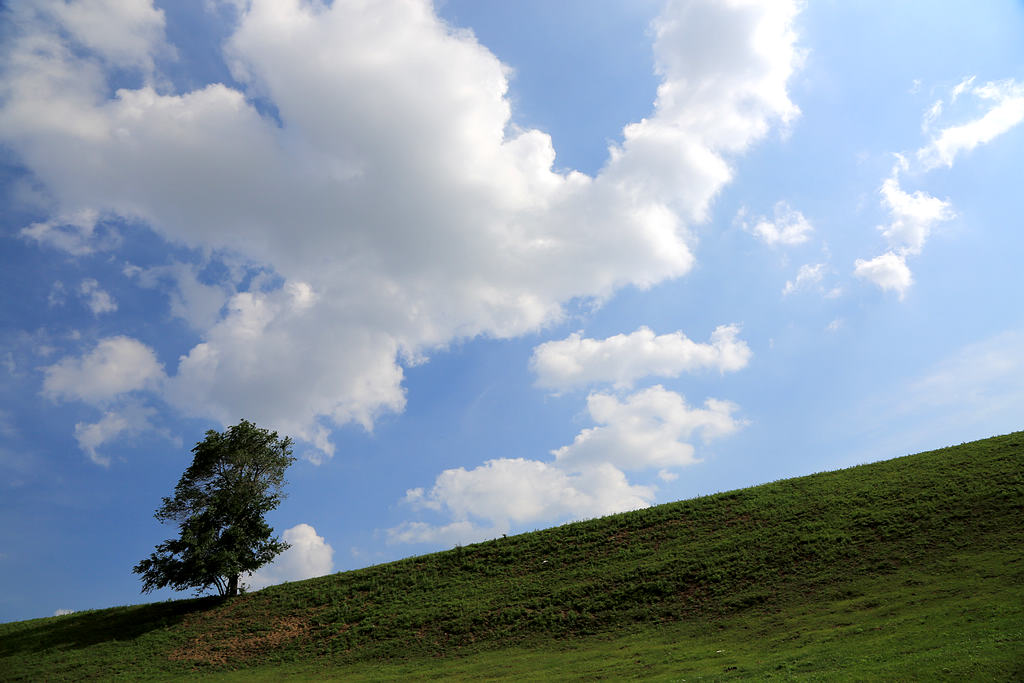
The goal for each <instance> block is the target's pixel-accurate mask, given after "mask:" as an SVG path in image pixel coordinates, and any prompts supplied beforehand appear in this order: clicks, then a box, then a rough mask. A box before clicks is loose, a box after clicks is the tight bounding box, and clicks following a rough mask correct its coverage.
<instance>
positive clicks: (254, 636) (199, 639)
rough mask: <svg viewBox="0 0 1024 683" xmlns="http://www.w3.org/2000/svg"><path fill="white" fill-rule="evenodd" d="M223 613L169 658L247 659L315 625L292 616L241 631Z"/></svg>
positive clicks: (203, 660)
mask: <svg viewBox="0 0 1024 683" xmlns="http://www.w3.org/2000/svg"><path fill="white" fill-rule="evenodd" d="M220 616H221V617H222V618H221V619H217V620H213V619H210V620H209V621H210V623H208V624H205V627H206V628H205V629H204V631H203V633H202V634H201V635H199V636H196V637H195V638H192V639H190V640H189V641H188V643H186V644H185V645H183V646H181V647H179V648H178V649H176V650H174V651H173V652H171V654H170V655H169V656H168V658H169V659H171V660H174V661H190V662H196V663H205V664H226V663H228V662H232V661H244V660H248V659H253V658H255V657H258V656H260V655H262V654H265V653H267V652H269V651H271V650H276V649H278V648H280V647H282V646H284V645H287V644H288V643H290V642H291V641H293V640H295V639H296V638H300V637H302V636H305V635H307V634H309V632H310V631H311V630H312V627H313V625H312V623H311V622H310V619H309V617H308V616H299V615H292V616H287V617H275V618H273V619H272V620H271V622H270V624H269V626H267V627H266V628H259V629H255V630H253V632H251V633H239V632H238V627H237V625H236V624H233V623H232V620H231V619H230V613H228V614H224V615H220ZM225 617H226V618H225Z"/></svg>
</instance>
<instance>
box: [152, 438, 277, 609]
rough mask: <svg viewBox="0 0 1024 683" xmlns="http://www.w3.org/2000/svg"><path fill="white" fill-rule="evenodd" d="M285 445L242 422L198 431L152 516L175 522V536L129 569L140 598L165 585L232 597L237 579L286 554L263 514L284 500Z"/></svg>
mask: <svg viewBox="0 0 1024 683" xmlns="http://www.w3.org/2000/svg"><path fill="white" fill-rule="evenodd" d="M291 444H292V440H291V438H289V437H284V438H279V437H278V435H277V432H271V431H269V430H267V429H261V428H259V427H257V426H256V425H254V424H253V423H251V422H248V421H247V420H242V421H241V422H239V423H238V424H237V425H235V426H233V427H229V428H228V429H227V430H225V431H224V432H217V431H214V430H212V429H211V430H210V431H208V432H206V438H205V439H204V440H203V441H200V442H199V443H197V444H196V445H195V448H193V449H192V453H193V454H194V457H193V460H192V464H191V465H190V466H189V468H188V469H187V470H185V473H184V474H182V476H181V480H180V481H178V485H177V486H175V487H174V496H173V497H164V499H163V505H161V506H160V507H159V508H158V509H157V511H156V514H155V515H154V516H155V517H156V518H157V519H158V520H160V522H162V523H177V524H178V529H179V532H180V533H179V536H178V538H173V539H168V540H166V541H164V542H163V543H161V544H159V545H158V546H156V552H154V553H152V554H151V555H150V556H149V558H147V559H145V560H142V561H141V562H139V563H138V564H137V565H135V567H134V569H133V570H132V571H134V572H135V573H136V574H140V575H141V576H142V592H143V593H148V592H149V591H151V590H153V589H154V588H164V587H166V586H170V587H171V588H173V589H174V590H187V589H189V588H194V589H196V593H197V594H199V593H202V592H204V591H206V590H207V589H209V588H211V587H215V588H216V589H217V592H218V593H219V594H220V595H222V596H233V595H236V594H237V593H238V588H239V583H238V579H239V576H240V575H241V574H244V573H246V572H252V571H255V570H256V569H258V568H260V567H261V566H263V565H264V564H266V563H267V562H270V561H271V560H272V559H274V557H276V556H277V555H278V554H280V553H281V552H283V551H285V550H287V549H288V544H287V543H285V542H283V541H282V540H281V539H280V538H278V537H276V536H274V535H273V534H274V530H273V528H271V527H270V526H269V525H268V524H267V522H266V520H265V519H264V515H266V513H267V512H269V511H271V510H273V509H275V508H276V507H277V506H278V505H279V504H280V502H281V501H282V500H283V499H284V497H285V494H284V493H283V492H282V487H283V486H284V484H285V480H284V472H285V469H287V468H288V466H289V465H291V464H292V463H293V462H294V461H295V458H294V457H292V451H291Z"/></svg>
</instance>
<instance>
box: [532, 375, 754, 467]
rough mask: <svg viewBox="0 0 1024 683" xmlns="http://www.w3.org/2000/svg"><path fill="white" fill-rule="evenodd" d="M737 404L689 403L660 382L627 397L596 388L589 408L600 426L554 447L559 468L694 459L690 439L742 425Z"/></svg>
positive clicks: (706, 438) (643, 464) (711, 436)
mask: <svg viewBox="0 0 1024 683" xmlns="http://www.w3.org/2000/svg"><path fill="white" fill-rule="evenodd" d="M736 409H737V406H736V405H735V404H733V403H730V402H728V401H720V400H717V399H713V398H709V399H707V401H705V403H704V408H690V407H689V406H687V405H686V401H685V400H684V399H683V397H682V396H680V395H679V394H677V393H675V392H673V391H669V390H667V389H665V388H664V387H662V386H661V385H655V386H653V387H650V388H647V389H643V390H641V391H638V392H636V393H634V394H632V395H630V396H628V397H626V399H625V400H624V401H620V400H619V399H618V398H617V397H616V396H614V395H611V394H604V393H593V394H591V395H590V396H588V397H587V410H588V412H589V413H590V416H591V418H593V420H594V421H595V422H596V423H598V425H600V426H598V427H592V428H590V429H584V430H583V431H581V432H580V433H579V434H578V435H577V436H576V438H575V440H574V441H573V443H572V444H570V445H568V446H563V447H561V448H559V449H557V450H554V451H552V454H553V455H554V456H555V462H556V463H557V464H558V465H559V466H560V467H566V468H575V467H582V466H585V465H588V464H594V463H611V464H613V465H615V466H616V467H619V468H621V469H623V470H645V469H650V468H670V467H681V466H685V465H690V464H693V463H694V462H696V461H697V460H696V458H695V457H694V447H693V446H692V445H691V444H690V443H689V440H690V438H691V437H692V436H693V435H694V434H695V433H696V432H699V433H700V435H701V437H702V439H703V440H704V441H710V440H712V439H715V438H718V437H722V436H726V435H728V434H731V433H733V432H734V431H736V430H737V429H739V428H740V427H741V426H742V424H743V423H742V422H741V421H738V420H736V419H735V418H734V417H733V416H732V413H733V412H734V411H735V410H736Z"/></svg>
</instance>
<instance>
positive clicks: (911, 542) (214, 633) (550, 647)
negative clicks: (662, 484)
mask: <svg viewBox="0 0 1024 683" xmlns="http://www.w3.org/2000/svg"><path fill="white" fill-rule="evenodd" d="M186 674H187V675H197V674H198V675H202V674H206V675H209V676H212V677H215V678H219V679H226V680H234V679H236V678H237V679H238V680H252V679H254V678H256V679H260V678H262V679H265V680H277V679H280V678H286V677H293V678H298V679H303V678H306V679H322V678H325V677H336V678H345V679H346V680H351V679H363V678H370V679H373V678H384V679H400V678H401V679H407V678H412V679H423V678H434V677H436V678H474V679H480V678H498V677H510V678H516V679H525V680H542V679H546V680H552V679H579V678H589V679H595V678H615V679H617V678H629V677H641V678H656V679H662V680H684V679H685V680H695V679H698V678H713V679H727V678H733V677H735V678H774V677H778V678H792V677H794V676H806V677H810V678H820V679H829V680H834V679H835V678H837V677H842V678H853V679H877V678H889V679H892V678H899V679H907V678H918V679H934V678H949V679H951V680H952V679H957V680H963V679H965V678H966V679H973V680H979V679H984V680H1021V679H1024V432H1017V433H1015V434H1009V435H1006V436H1001V437H995V438H992V439H986V440H984V441H977V442H974V443H969V444H964V445H961V446H955V447H951V448H944V449H940V450H937V451H931V452H927V453H920V454H917V455H912V456H907V457H903V458H897V459H895V460H888V461H885V462H879V463H873V464H870V465H863V466H859V467H854V468H851V469H846V470H842V471H838V472H828V473H823V474H816V475H813V476H808V477H801V478H797V479H789V480H785V481H780V482H775V483H772V484H766V485H763V486H757V487H753V488H749V489H743V490H740V491H733V492H729V493H722V494H718V495H714V496H707V497H702V498H697V499H694V500H688V501H682V502H678V503H670V504H667V505H660V506H658V507H653V508H649V509H646V510H640V511H637V512H630V513H624V514H619V515H613V516H610V517H605V518H601V519H596V520H591V521H587V522H579V523H574V524H568V525H565V526H561V527H557V528H553V529H548V530H545V531H538V532H534V533H529V534H523V535H520V536H515V537H510V538H502V539H498V540H495V541H490V542H487V543H479V544H474V545H469V546H466V547H461V548H455V549H454V550H450V551H446V552H442V553H435V554H433V555H426V556H422V557H414V558H410V559H406V560H402V561H399V562H393V563H390V564H384V565H379V566H375V567H370V568H367V569H361V570H358V571H352V572H346V573H342V574H335V575H332V576H326V577H322V578H318V579H310V580H308V581H300V582H295V583H290V584H284V585H281V586H275V587H272V588H267V589H265V590H262V591H259V592H257V593H253V594H249V595H245V596H242V597H239V598H236V599H234V600H231V601H228V602H221V601H219V600H218V599H213V598H209V599H199V600H182V601H175V602H165V603H157V604H151V605H140V606H133V607H117V608H113V609H107V610H97V611H91V612H80V613H75V614H71V615H68V616H63V617H54V618H48V619H35V620H31V621H24V622H17V623H11V624H0V679H3V680H60V679H63V678H66V679H75V680H80V679H87V678H92V677H96V678H104V679H107V678H125V679H132V680H138V679H145V678H155V679H175V678H180V677H182V676H183V675H186Z"/></svg>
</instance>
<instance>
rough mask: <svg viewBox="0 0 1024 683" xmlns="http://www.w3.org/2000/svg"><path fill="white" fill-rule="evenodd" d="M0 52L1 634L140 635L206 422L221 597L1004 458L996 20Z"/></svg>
mask: <svg viewBox="0 0 1024 683" xmlns="http://www.w3.org/2000/svg"><path fill="white" fill-rule="evenodd" d="M0 22H2V29H0V30H2V32H3V33H2V38H0V45H2V46H3V47H2V48H0V60H2V61H0V74H2V75H0V192H2V194H3V206H4V207H5V210H4V212H3V214H2V216H0V221H2V222H0V230H2V233H0V245H2V246H0V264H2V267H0V278H2V280H0V282H2V288H3V289H2V291H3V293H4V296H3V299H2V327H0V376H2V377H3V382H2V383H0V434H2V440H0V585H3V586H5V589H4V590H3V591H0V620H4V621H7V620H15V619H26V618H32V617H39V616H49V615H51V614H54V613H56V612H58V611H65V610H80V609H89V608H97V607H105V606H109V605H115V604H128V603H133V602H139V601H142V600H143V599H149V598H143V597H142V596H140V595H139V593H138V591H139V587H140V583H139V581H138V578H137V577H136V576H134V575H133V574H132V573H131V567H132V566H133V565H134V564H135V563H136V562H138V561H139V560H140V559H142V558H143V557H145V556H147V555H148V553H149V552H151V550H152V549H153V547H154V546H155V545H156V544H157V543H159V542H161V541H162V540H164V539H165V538H167V537H169V536H171V535H173V533H174V529H173V528H169V527H161V526H160V525H159V524H158V523H157V522H156V521H155V520H154V519H153V518H152V513H153V511H154V510H155V509H156V507H157V506H158V505H159V503H160V498H161V496H164V495H168V494H170V493H171V491H172V490H173V487H174V484H175V483H176V482H177V479H178V477H179V476H180V475H181V473H182V471H183V470H184V469H185V467H187V465H188V464H189V462H190V453H189V450H190V448H191V447H192V445H194V444H195V443H196V442H197V441H199V440H200V439H201V438H202V436H203V434H204V432H205V430H207V429H210V428H213V429H222V428H223V427H225V426H227V425H230V424H235V423H237V422H238V421H239V420H241V419H243V418H244V419H250V420H253V421H255V422H257V423H258V424H260V425H263V426H267V427H271V428H274V429H277V430H279V431H280V432H281V433H283V434H288V435H291V436H293V437H294V438H295V439H296V448H295V451H296V455H297V456H299V460H298V462H296V464H295V465H294V466H293V467H292V468H291V469H290V470H289V475H288V479H289V481H290V483H289V486H288V489H287V490H288V493H289V497H288V498H287V500H286V501H285V502H284V503H283V504H282V505H281V506H280V508H279V509H278V510H276V511H275V512H274V513H273V514H272V516H271V523H272V524H273V525H274V526H275V528H276V529H277V530H278V531H280V532H281V533H283V534H284V536H285V538H286V540H288V541H290V542H291V543H292V544H293V548H292V549H291V550H289V551H288V552H287V553H286V554H285V555H282V556H281V557H280V558H279V560H278V561H277V562H275V563H274V564H273V565H271V566H269V567H266V568H264V569H263V570H261V571H260V572H259V573H258V574H257V575H256V576H254V577H251V579H250V583H251V584H252V585H253V586H256V587H259V586H263V585H268V584H271V583H275V582H278V581H282V580H291V579H298V578H306V577H310V576H316V575H320V574H324V573H328V572H331V571H340V570H345V569H351V568H356V567H361V566H366V565H369V564H375V563H378V562H383V561H388V560H392V559H397V558H400V557H405V556H408V555H413V554H418V553H423V552H429V551H432V550H437V549H444V548H449V547H452V546H453V545H455V544H457V543H468V542H474V541H478V540H483V539H488V538H494V537H496V536H500V535H501V534H503V533H507V534H513V533H518V532H522V531H530V530H533V529H538V528H543V527H547V526H551V525H555V524H559V523H563V522H565V521H568V520H573V519H585V518H590V517H595V516H599V515H603V514H607V513H611V512H616V511H621V510H627V509H633V508H637V507H642V506H645V505H653V504H658V503H662V502H668V501H672V500H678V499H682V498H688V497H693V496H697V495H703V494H708V493H713V492H716V491H723V490H729V489H734V488H738V487H743V486H747V485H751V484H756V483H762V482H766V481H772V480H776V479H780V478H785V477H790V476H795V475H801V474H807V473H811V472H817V471H822V470H829V469H836V468H839V467H844V466H848V465H852V464H856V463H861V462H867V461H871V460H878V459H884V458H890V457H896V456H899V455H904V454H906V453H911V452H916V451H920V450H924V449H928V448H935V447H940V446H944V445H949V444H953V443H960V442H962V441H968V440H972V439H975V438H982V437H985V436H990V435H994V434H1000V433H1006V432H1009V431H1014V430H1016V429H1020V428H1021V418H1020V415H1021V409H1020V406H1022V405H1024V389H1022V388H1021V387H1024V305H1022V296H1021V293H1022V292H1024V275H1022V272H1021V268H1020V266H1019V263H1020V255H1021V254H1022V253H1024V236H1022V231H1021V229H1020V228H1021V219H1020V199H1019V197H1020V189H1019V187H1020V178H1021V177H1022V171H1024V162H1022V154H1021V152H1022V150H1024V42H1022V41H1021V40H1020V36H1021V35H1024V5H1022V4H1021V3H1019V2H991V3H982V4H975V5H972V6H971V7H969V8H968V7H966V6H964V5H962V4H960V3H938V4H936V3H931V2H930V3H924V2H921V3H899V5H898V6H893V5H892V3H882V2H862V3H838V2H827V1H824V0H821V1H818V2H809V3H806V4H794V3H789V2H783V1H780V2H767V3H759V2H736V3H722V2H717V1H714V2H712V1H710V0H706V1H700V0H694V1H693V2H668V3H661V2H622V3H617V2H607V3H602V4H601V5H600V6H599V7H598V6H595V5H594V4H593V3H590V2H583V1H576V2H564V3H550V2H517V3H506V2H496V1H486V2H473V1H470V0H465V1H461V2H456V1H448V2H438V3H436V4H433V5H432V4H430V3H426V2H414V1H412V0H408V1H398V0H394V1H391V0H384V1H381V2H374V3H365V4H364V3H355V2H351V3H350V2H344V1H342V0H335V2H333V3H326V4H322V3H318V2H298V1H294V2H291V1H290V2H286V1H283V0H279V1H270V0H253V1H252V2H248V1H245V0H235V1H228V0H223V1H219V2H218V1H216V0H213V1H210V2H199V1H198V0H196V1H194V2H178V3H164V2H153V3H151V2H149V1H148V0H134V1H130V0H122V1H120V2H115V1H114V0H92V1H85V0H83V1H81V2H70V3H65V2H63V1H62V0H52V1H50V0H48V1H43V0H35V1H31V2H11V3H7V5H6V9H4V10H3V13H2V14H0ZM172 595H173V594H171V593H155V594H152V595H151V596H150V598H152V599H164V598H166V597H171V596H172Z"/></svg>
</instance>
